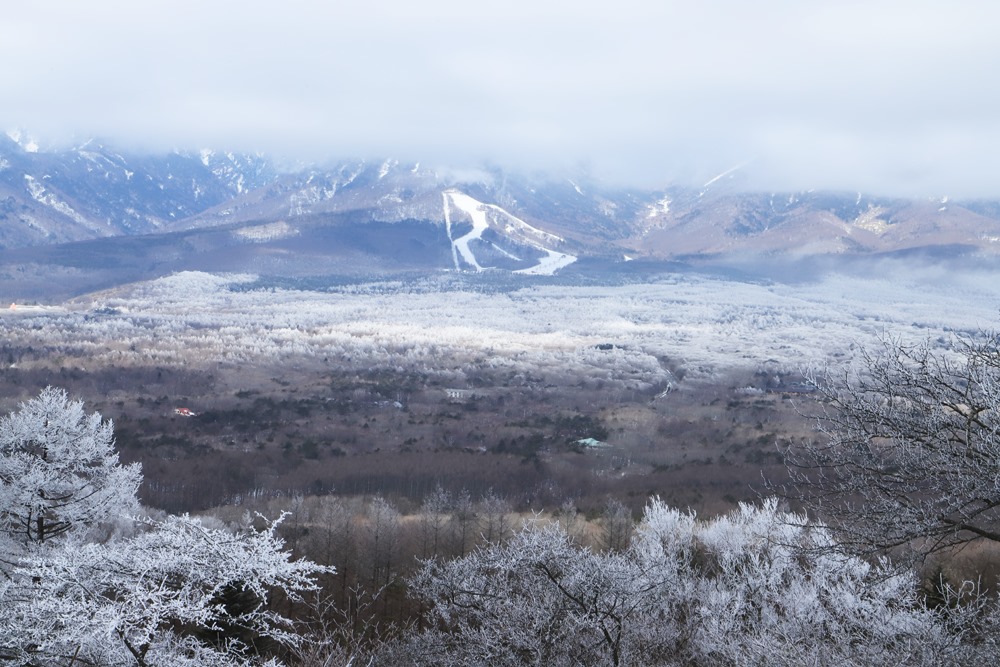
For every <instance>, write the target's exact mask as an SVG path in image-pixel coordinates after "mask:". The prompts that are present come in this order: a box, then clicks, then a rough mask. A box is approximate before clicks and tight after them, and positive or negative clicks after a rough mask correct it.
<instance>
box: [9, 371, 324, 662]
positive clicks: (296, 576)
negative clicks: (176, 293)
mask: <svg viewBox="0 0 1000 667" xmlns="http://www.w3.org/2000/svg"><path fill="white" fill-rule="evenodd" d="M0 447H2V450H0V472H2V477H0V517H2V518H3V521H4V523H3V527H4V531H5V537H7V539H6V541H5V542H4V543H3V544H0V559H2V561H3V563H4V572H3V578H2V580H0V662H3V663H11V664H18V665H21V664H31V665H67V664H81V665H86V664H90V665H109V666H111V665H123V666H124V665H134V666H146V665H167V664H169V665H242V664H254V663H262V662H265V659H264V658H262V657H261V656H263V655H267V654H268V653H269V652H271V649H273V648H275V647H277V646H279V645H291V644H295V643H296V636H295V634H294V633H293V632H292V627H291V623H290V621H289V620H288V619H286V618H284V617H283V616H281V615H280V614H278V613H276V612H275V611H273V610H272V609H271V607H270V606H269V604H268V602H269V598H270V596H271V594H272V593H274V592H280V593H281V595H282V597H284V598H285V599H287V600H296V599H298V597H299V595H300V594H301V593H302V592H304V591H307V590H311V589H312V588H314V587H315V583H314V579H315V577H316V576H317V575H319V574H321V573H322V572H325V571H327V568H323V567H321V566H318V565H315V564H314V563H311V562H309V561H292V560H291V559H290V554H289V553H288V552H287V551H286V550H285V549H284V544H283V542H282V541H281V540H280V539H278V538H277V536H276V534H275V528H276V526H277V523H272V524H269V525H268V526H267V527H266V528H265V529H264V530H263V531H254V530H252V529H251V528H249V527H247V528H245V529H243V530H238V531H233V530H228V529H223V528H220V527H211V526H208V525H205V524H204V523H203V522H202V521H200V520H198V519H195V518H191V517H187V516H185V517H167V518H165V519H162V520H152V519H149V518H146V519H143V518H140V517H139V513H140V507H139V504H138V502H137V499H136V496H135V493H136V488H137V486H138V484H139V480H140V473H139V469H138V467H137V466H122V465H121V464H120V463H119V462H118V458H117V455H116V454H115V453H114V450H113V434H112V427H111V424H110V423H105V422H103V421H102V420H101V417H100V415H98V414H94V415H89V416H88V415H85V414H84V411H83V405H82V404H81V403H80V402H73V401H69V400H68V398H67V397H66V394H65V393H64V392H62V391H60V390H56V389H51V388H49V389H45V390H44V391H42V393H41V394H40V395H39V397H38V398H36V399H33V400H31V401H29V402H27V403H25V404H24V405H23V406H22V407H21V409H20V410H19V411H18V412H16V413H14V414H12V415H10V416H8V417H6V418H4V419H2V420H0ZM101 526H113V530H97V528H99V527H101Z"/></svg>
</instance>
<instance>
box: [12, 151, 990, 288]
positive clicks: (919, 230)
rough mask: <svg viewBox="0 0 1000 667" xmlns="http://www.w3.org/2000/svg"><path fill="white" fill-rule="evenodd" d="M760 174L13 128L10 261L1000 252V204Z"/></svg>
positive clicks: (534, 263)
mask: <svg viewBox="0 0 1000 667" xmlns="http://www.w3.org/2000/svg"><path fill="white" fill-rule="evenodd" d="M744 169H745V168H735V169H731V170H727V171H725V172H723V173H721V174H719V175H718V176H716V177H714V178H711V179H708V180H707V181H706V182H705V183H703V184H702V185H701V186H700V187H679V186H669V187H664V188H662V189H659V190H643V189H627V188H617V187H616V188H613V187H608V186H606V185H602V184H601V183H599V182H596V181H594V180H593V179H590V178H587V177H586V176H585V175H580V174H573V175H570V176H568V177H567V176H552V175H546V176H538V175H525V174H522V173H514V172H509V171H504V170H502V169H500V168H496V167H479V168H474V169H442V168H439V167H438V168H435V167H430V166H427V165H421V164H405V163H401V162H399V161H397V160H391V159H390V160H379V161H374V162H365V161H360V160H353V161H343V162H338V163H332V164H328V165H325V166H312V167H308V168H303V169H297V170H292V171H289V170H287V169H284V170H280V169H278V168H276V167H275V165H274V164H273V163H272V161H271V160H269V159H268V158H267V157H266V156H262V155H245V154H234V153H226V152H215V151H209V150H204V151H200V152H189V153H185V152H173V153H170V154H165V155H142V154H135V153H129V152H126V151H119V150H115V149H114V148H111V147H108V146H105V145H103V144H100V143H99V142H96V141H91V142H88V143H86V144H83V145H80V146H77V147H75V148H72V149H64V150H54V149H42V148H40V147H39V145H38V144H37V143H35V142H31V141H30V140H26V139H25V138H23V137H21V136H16V135H15V136H10V135H8V136H0V262H3V263H4V265H11V264H12V263H18V262H20V263H22V264H23V263H25V262H30V263H32V264H33V265H39V266H50V265H53V264H57V265H59V266H63V267H66V266H71V267H74V270H87V271H91V270H95V269H96V268H99V269H100V270H101V271H103V272H104V273H107V274H108V277H107V280H108V281H112V282H113V280H114V278H113V277H112V276H111V274H110V273H108V272H110V271H111V268H109V267H113V266H130V267H133V269H135V271H134V272H140V273H141V274H142V275H147V274H149V273H154V274H155V273H156V272H158V271H159V272H162V271H167V270H174V269H178V268H192V267H196V268H201V269H206V270H213V269H214V270H239V271H252V272H255V273H263V274H272V275H312V274H327V275H329V274H351V273H355V274H356V273H359V272H363V273H391V272H392V271H403V270H423V271H426V270H449V269H450V270H456V269H457V270H463V271H476V272H485V271H500V272H510V273H512V274H552V273H557V272H566V271H571V272H572V271H577V272H578V271H584V270H588V267H589V268H593V267H599V268H602V269H607V268H608V267H615V266H623V265H624V264H625V263H626V261H627V260H631V259H639V260H647V261H653V262H658V261H663V260H677V259H683V260H685V261H691V260H692V258H702V259H705V258H708V259H710V260H711V261H726V260H727V258H729V259H732V258H737V259H740V258H746V257H766V258H776V257H781V258H789V257H811V256H825V257H855V256H870V255H873V254H886V253H899V252H914V251H919V250H928V249H929V250H930V251H932V252H937V253H942V252H943V253H946V254H952V255H954V254H960V255H975V256H978V257H987V258H990V257H995V256H996V255H997V254H998V251H1000V203H998V202H989V201H977V202H957V201H951V200H949V199H948V198H946V197H941V198H937V199H934V200H929V199H928V200H904V199H890V198H883V197H877V196H871V195H867V194H862V193H831V192H821V191H809V192H797V193H770V192H766V193H761V192H752V191H747V190H746V189H745V187H743V185H742V181H741V177H742V174H743V171H744ZM102 239H103V240H102ZM73 242H75V243H77V244H78V245H72V243H73ZM68 243H69V244H70V245H66V244H68ZM81 244H82V245H81ZM640 264H641V263H640ZM632 266H633V267H634V266H636V265H634V264H633V265H632ZM134 272H133V273H134ZM130 275H132V274H130Z"/></svg>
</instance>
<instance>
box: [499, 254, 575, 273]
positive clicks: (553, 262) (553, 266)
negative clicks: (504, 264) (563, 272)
mask: <svg viewBox="0 0 1000 667" xmlns="http://www.w3.org/2000/svg"><path fill="white" fill-rule="evenodd" d="M543 250H545V252H546V253H548V254H547V255H546V256H545V257H543V258H542V260H541V261H540V262H538V264H536V265H534V266H532V267H529V268H527V269H518V270H517V271H514V273H523V274H526V275H534V276H551V275H552V274H553V273H555V272H556V271H558V270H559V269H561V268H563V267H566V266H569V265H570V264H572V263H573V262H575V261H576V257H574V256H573V255H567V254H565V253H561V252H556V251H555V250H549V249H548V248H543Z"/></svg>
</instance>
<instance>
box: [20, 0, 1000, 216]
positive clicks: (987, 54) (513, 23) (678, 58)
mask: <svg viewBox="0 0 1000 667" xmlns="http://www.w3.org/2000/svg"><path fill="white" fill-rule="evenodd" d="M998 24H1000V5H998V4H996V3H993V2H989V1H986V0H959V1H957V2H951V3H932V2H904V1H902V0H876V1H875V2H860V1H855V0H849V1H845V2H838V3H803V2H797V1H795V0H763V1H762V2H757V3H744V2H739V1H738V0H717V1H714V2H695V1H694V0H684V1H665V2H649V1H648V0H623V1H622V2H620V3H616V4H610V3H606V2H602V3H598V2H593V1H592V0H578V1H576V2H568V1H564V0H554V1H539V0H532V1H528V0H511V1H510V2H508V3H505V4H503V5H490V6H489V7H484V6H480V5H478V4H476V3H467V2H458V1H457V0H428V1H427V2H423V3H410V2H402V1H401V0H384V1H382V2H378V3H360V2H349V3H329V4H324V3H315V2H307V1H306V0H289V1H288V2H285V3H280V4H278V3H271V2H262V1H260V0H248V1H246V2H240V3H236V2H228V1H226V2H213V3H203V2H195V1H194V0H171V1H170V2H166V1H164V0H152V1H150V2H143V3H135V2H129V1H126V0H94V1H93V2H87V3H79V2H72V1H70V0H48V1H45V2H38V3H18V4H15V5H13V6H11V7H7V8H5V11H4V18H3V20H2V22H0V57H2V58H3V59H4V62H6V63H8V64H7V66H6V67H4V68H3V70H2V71H0V90H2V91H3V92H2V96H3V97H2V104H0V128H2V129H5V130H10V129H14V128H21V129H23V130H25V131H26V132H29V133H31V134H33V135H34V136H37V137H39V138H40V139H42V140H43V141H51V142H56V143H59V142H72V141H79V140H82V139H84V138H90V137H99V138H101V139H103V140H106V141H109V142H113V143H115V144H117V145H124V146H128V147H131V148H142V149H149V150H163V149H169V148H184V149H190V150H194V149H197V148H201V147H213V148H221V149H228V150H241V151H265V152H268V153H273V154H275V155H277V156H279V157H281V158H283V159H287V160H301V161H321V160H326V159H332V158H339V157H349V156H360V157H384V156H389V155H391V156H394V157H397V158H399V159H401V160H407V161H418V160H419V161H425V162H428V163H432V164H441V165H452V166H468V165H473V164H480V163H482V162H483V161H490V162H493V163H496V164H500V165H503V166H509V167H516V168H523V169H531V170H536V169H537V170H551V169H566V168H570V169H576V170H586V171H589V172H590V173H592V174H594V175H596V176H600V177H602V178H606V179H609V180H612V181H617V182H619V183H628V184H634V185H640V186H662V185H666V184H668V183H670V182H691V183H698V182H699V181H702V182H703V180H707V179H708V178H710V177H712V176H714V175H716V174H717V173H719V172H721V171H723V170H725V169H728V168H730V167H733V166H734V165H738V164H750V165H752V168H750V169H748V170H747V171H748V173H749V178H750V180H749V181H748V185H749V186H751V187H760V188H768V189H775V190H781V189H808V188H824V189H846V190H864V191H866V192H877V193H880V194H897V195H910V196H937V195H951V196H956V197H962V196H965V197H976V196H991V197H996V196H1000V183H998V182H997V179H996V178H995V176H994V174H993V164H994V160H995V157H994V156H995V155H996V154H997V153H998V152H1000V90H998V89H997V87H996V86H994V85H992V80H993V78H994V73H995V72H996V71H997V69H998V67H997V66H998V65H1000V46H998V43H997V41H996V39H995V35H994V34H993V33H994V29H995V26H996V25H998Z"/></svg>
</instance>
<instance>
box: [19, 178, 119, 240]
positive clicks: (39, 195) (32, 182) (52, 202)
mask: <svg viewBox="0 0 1000 667" xmlns="http://www.w3.org/2000/svg"><path fill="white" fill-rule="evenodd" d="M24 184H25V186H26V187H27V188H28V194H30V195H31V198H32V199H34V200H35V201H37V202H38V203H39V204H44V205H45V206H48V207H49V208H51V209H52V210H54V211H56V212H57V213H61V214H62V215H65V216H66V217H67V218H69V219H70V220H72V221H73V222H75V223H77V224H80V225H83V226H84V227H86V228H87V229H91V230H94V231H98V232H100V231H103V230H102V228H101V227H100V226H99V225H95V224H94V223H92V222H91V221H90V220H87V218H85V217H83V216H82V215H80V214H79V213H77V212H76V211H75V210H73V207H71V206H70V205H69V204H67V203H66V202H64V201H62V200H60V199H59V198H58V197H56V196H55V195H54V194H52V193H51V192H48V191H47V190H46V189H45V186H44V185H42V184H41V183H39V182H38V181H37V180H36V179H35V177H34V176H31V175H30V174H25V175H24Z"/></svg>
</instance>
